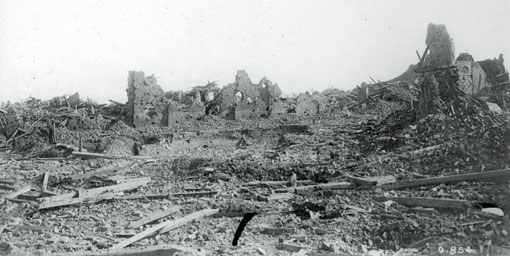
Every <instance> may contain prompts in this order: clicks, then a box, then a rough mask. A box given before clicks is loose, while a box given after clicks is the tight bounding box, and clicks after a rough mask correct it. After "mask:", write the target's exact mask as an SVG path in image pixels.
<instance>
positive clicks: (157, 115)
mask: <svg viewBox="0 0 510 256" xmlns="http://www.w3.org/2000/svg"><path fill="white" fill-rule="evenodd" d="M127 94H128V102H127V104H126V106H127V123H128V124H129V125H131V126H133V127H144V126H150V125H162V120H163V112H164V111H165V109H166V108H167V105H168V101H167V99H166V98H165V92H164V91H163V89H161V86H159V85H158V84H157V81H156V77H154V75H152V76H148V77H146V76H145V74H144V73H143V72H141V71H140V72H136V71H130V72H129V77H128V89H127Z"/></svg>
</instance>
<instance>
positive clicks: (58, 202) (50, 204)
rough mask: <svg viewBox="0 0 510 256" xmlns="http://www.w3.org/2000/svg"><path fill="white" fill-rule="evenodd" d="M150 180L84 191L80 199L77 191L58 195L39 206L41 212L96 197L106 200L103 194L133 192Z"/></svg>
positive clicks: (144, 179)
mask: <svg viewBox="0 0 510 256" xmlns="http://www.w3.org/2000/svg"><path fill="white" fill-rule="evenodd" d="M150 180H151V179H150V178H149V177H144V178H138V179H132V180H130V181H128V182H125V183H121V184H118V185H112V186H106V187H99V188H92V189H88V190H83V191H81V193H80V195H79V197H78V198H74V197H75V196H77V195H78V192H76V191H75V192H70V193H66V194H62V195H58V196H51V197H46V198H44V199H42V202H41V204H40V205H39V210H42V209H48V208H54V207H59V206H65V205H72V204H77V203H80V202H83V201H93V200H94V197H97V198H96V199H101V200H104V198H101V197H99V196H100V195H101V194H104V193H110V194H115V193H118V192H122V191H127V190H133V189H136V188H139V187H142V186H145V185H147V184H148V183H149V182H150ZM80 200H81V201H80Z"/></svg>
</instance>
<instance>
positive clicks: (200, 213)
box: [159, 209, 220, 234]
mask: <svg viewBox="0 0 510 256" xmlns="http://www.w3.org/2000/svg"><path fill="white" fill-rule="evenodd" d="M218 212H220V209H205V210H201V211H198V212H194V213H191V214H188V215H186V216H184V217H182V218H180V219H176V220H174V221H173V223H170V224H169V225H167V226H165V227H164V228H163V229H162V230H161V231H159V234H163V233H166V232H168V231H170V230H173V229H176V228H178V227H180V226H183V225H185V224H187V223H188V222H191V221H194V220H199V219H202V218H205V217H207V216H211V215H214V214H216V213H218Z"/></svg>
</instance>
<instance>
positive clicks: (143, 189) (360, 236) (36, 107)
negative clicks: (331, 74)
mask: <svg viewBox="0 0 510 256" xmlns="http://www.w3.org/2000/svg"><path fill="white" fill-rule="evenodd" d="M428 31H429V32H430V35H428V36H427V40H426V42H427V44H428V45H429V46H430V54H429V55H428V56H427V54H423V56H420V57H419V62H418V64H416V65H412V66H411V67H410V69H409V70H408V71H406V73H405V75H404V76H400V77H399V79H396V80H391V81H387V82H376V81H375V80H374V79H372V81H373V82H374V83H373V84H367V83H363V84H361V86H358V88H357V89H354V90H351V91H347V92H346V91H342V90H339V89H337V88H329V89H327V90H324V91H322V92H312V93H309V92H305V93H301V94H299V95H297V96H295V97H282V92H281V91H280V89H279V88H278V86H277V85H276V84H273V83H272V82H271V81H269V80H267V79H266V78H263V79H261V81H260V82H259V83H258V84H253V83H252V82H251V80H250V78H249V77H248V74H247V73H246V72H245V71H244V70H240V71H238V72H237V75H236V78H235V82H233V83H231V84H228V85H227V86H225V87H224V88H222V89H220V88H217V87H216V85H215V83H214V82H212V83H207V85H206V86H198V87H194V88H193V89H191V90H189V91H178V92H164V90H163V89H162V88H161V87H160V86H159V85H158V84H157V81H156V78H155V77H154V76H148V77H146V76H145V75H144V73H143V72H136V71H131V72H129V75H128V88H127V94H128V102H127V104H123V103H119V102H116V101H113V100H110V103H111V104H109V105H107V104H97V103H94V102H84V101H82V100H80V99H79V97H77V96H78V94H75V95H71V96H69V97H66V96H59V97H55V98H54V99H52V100H49V101H41V100H36V99H33V98H29V100H27V101H24V102H20V103H16V104H10V103H9V104H7V105H1V106H0V132H1V133H2V135H0V168H1V171H0V190H1V191H0V212H1V214H0V254H1V255H4V254H6V255H55V256H56V255H97V256H105V255H156V254H157V255H182V254H185V255H290V254H293V253H294V255H305V254H307V255H394V254H399V255H430V254H431V252H432V254H434V252H433V251H431V250H432V249H431V248H433V247H434V246H436V245H439V244H440V245H443V244H455V246H456V247H454V248H459V247H457V246H458V245H461V244H462V245H463V246H469V247H471V248H476V250H475V252H474V253H470V254H469V255H510V249H509V248H510V240H509V239H508V237H509V234H510V222H509V220H508V216H509V214H510V190H509V189H508V188H509V187H508V180H509V179H510V169H509V168H508V167H509V166H510V158H509V156H510V118H509V116H510V115H509V113H510V109H508V108H507V107H503V108H502V109H499V110H498V111H495V110H494V111H481V110H480V106H485V105H486V104H487V105H488V106H489V108H491V107H495V106H491V104H488V103H487V101H488V100H489V99H492V98H491V97H493V96H494V95H496V96H498V97H500V96H505V95H507V96H508V95H510V88H509V87H510V86H509V84H508V73H507V71H506V69H505V67H504V65H503V57H502V56H500V57H499V59H494V60H486V61H479V62H477V61H475V60H474V59H473V57H471V56H470V55H469V54H467V53H462V54H460V55H459V57H458V58H457V59H456V61H455V62H454V61H453V56H454V51H453V43H452V40H451V38H449V35H448V33H447V31H446V27H445V26H443V25H429V27H428ZM426 53H427V51H426ZM411 72H412V74H411ZM496 88H498V90H495V89H496ZM499 89H501V91H499ZM484 91H489V92H491V94H488V95H489V96H486V97H485V98H482V97H480V94H482V93H483V92H484ZM500 98H501V100H500V101H497V102H498V104H499V105H500V106H505V105H504V104H505V102H510V101H508V100H507V98H503V97H500ZM500 102H501V103H500ZM494 105H495V104H494ZM472 107H475V108H477V109H476V110H477V111H470V110H471V108H472ZM331 113H339V114H341V115H334V114H333V115H331ZM417 113H419V114H422V115H423V116H420V117H418V118H417V116H418V114H417ZM103 117H104V118H103ZM266 117H268V119H265V118H266ZM323 117H324V118H323ZM319 118H321V120H320V121H318V120H317V119H319ZM227 119H234V120H227ZM126 123H129V125H128V124H126ZM255 214H256V215H257V216H256V217H255V218H256V219H255V220H254V221H253V222H251V223H250V225H252V226H251V227H249V228H247V229H246V231H245V234H244V235H243V237H241V238H239V232H237V231H235V227H236V226H237V225H238V223H239V221H240V220H241V218H243V220H241V224H243V223H244V224H246V222H247V221H246V219H245V216H251V215H255ZM251 217H253V216H251ZM241 224H239V227H242V228H244V226H242V225H241ZM332 224H334V225H332ZM242 228H241V229H242ZM237 230H240V229H239V228H238V229H237ZM234 234H237V235H234ZM232 237H234V240H235V241H236V243H237V240H239V239H241V242H240V243H239V245H231V244H230V241H232ZM249 240H251V241H255V242H253V243H252V242H251V241H249ZM246 241H247V242H246ZM175 244H179V246H174V245H175ZM232 244H234V243H232ZM128 246H129V247H130V248H128V249H125V247H128ZM188 247H189V248H188ZM195 248H196V249H195ZM450 248H452V247H450ZM462 250H464V249H462ZM451 251H452V250H445V251H444V252H446V254H449V255H452V253H451ZM4 252H7V253H4ZM10 252H13V253H10ZM18 252H19V253H18ZM181 252H182V253H181ZM187 252H189V253H187ZM456 252H459V251H458V250H457V251H456ZM482 252H483V253H482ZM54 253H57V254H54ZM454 254H455V255H457V253H454ZM460 254H461V253H460V252H459V253H458V255H460ZM436 255H444V254H437V253H436ZM466 255H467V254H466Z"/></svg>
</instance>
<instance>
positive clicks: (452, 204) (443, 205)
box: [374, 197, 473, 210]
mask: <svg viewBox="0 0 510 256" xmlns="http://www.w3.org/2000/svg"><path fill="white" fill-rule="evenodd" d="M374 200H376V201H379V202H385V201H389V200H391V201H395V202H397V203H399V204H403V205H407V206H413V207H414V206H422V207H425V208H440V209H454V210H467V209H468V208H472V207H473V202H471V201H468V200H458V199H444V198H428V197H375V198H374Z"/></svg>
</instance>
